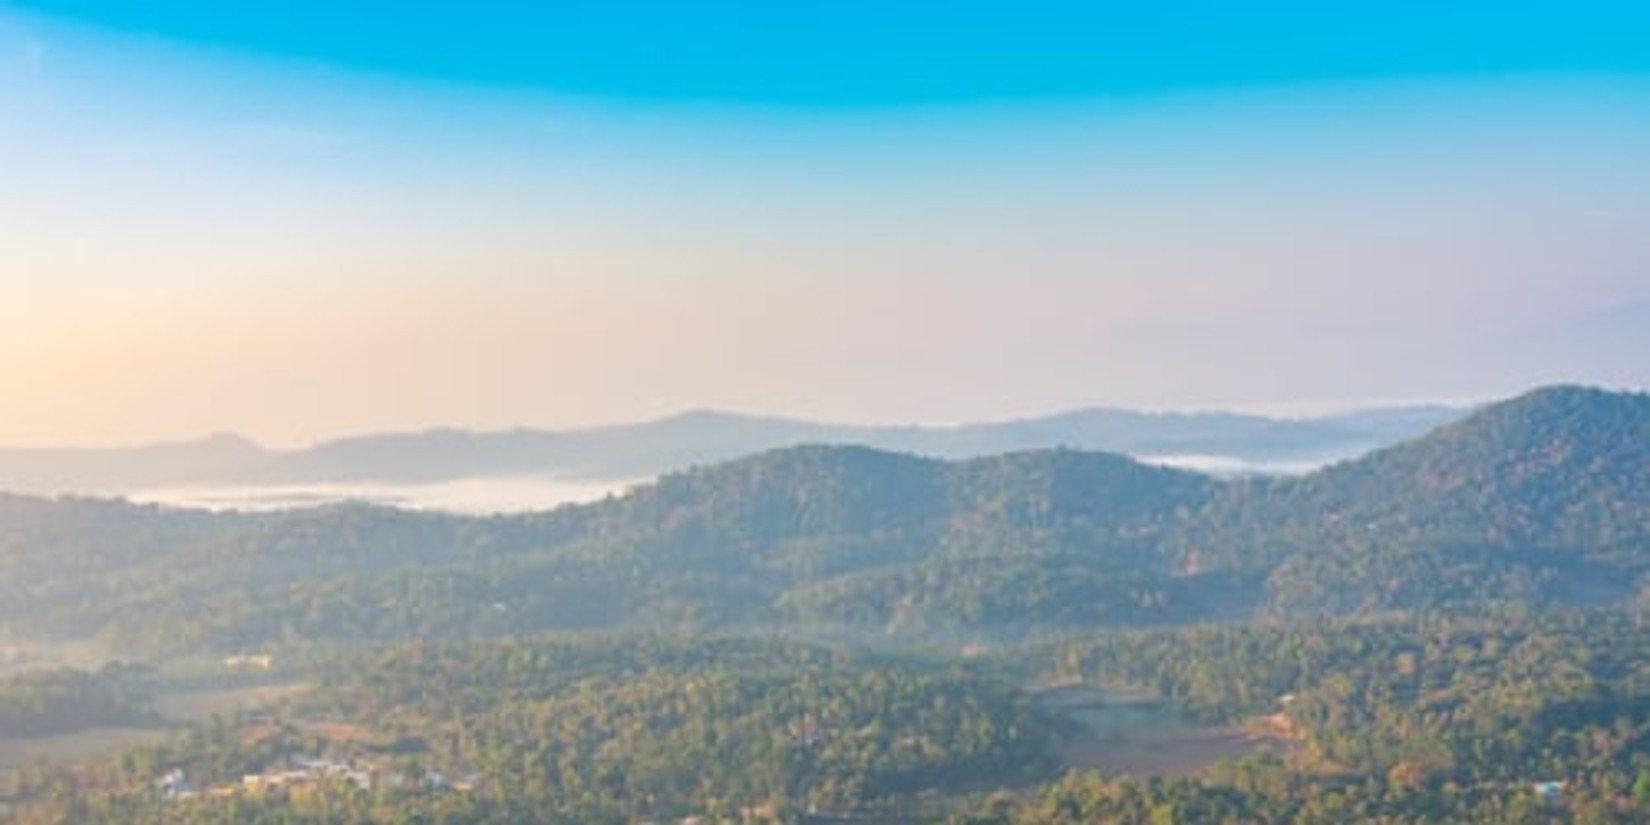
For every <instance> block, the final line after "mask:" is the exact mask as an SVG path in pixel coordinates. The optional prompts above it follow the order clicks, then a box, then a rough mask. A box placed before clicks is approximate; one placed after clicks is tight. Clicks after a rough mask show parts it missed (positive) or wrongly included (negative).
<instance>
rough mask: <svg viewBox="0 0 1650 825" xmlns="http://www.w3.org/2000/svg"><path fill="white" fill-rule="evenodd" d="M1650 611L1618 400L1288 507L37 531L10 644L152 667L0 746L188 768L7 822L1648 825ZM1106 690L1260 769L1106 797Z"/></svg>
mask: <svg viewBox="0 0 1650 825" xmlns="http://www.w3.org/2000/svg"><path fill="white" fill-rule="evenodd" d="M1647 585H1650V397H1647V396H1642V395H1631V394H1615V393H1607V392H1602V391H1596V390H1588V389H1580V388H1554V389H1547V390H1540V391H1536V392H1533V393H1530V394H1527V395H1525V396H1522V397H1519V398H1516V399H1513V400H1511V401H1508V402H1504V403H1502V404H1497V405H1491V406H1489V407H1486V408H1484V409H1482V410H1480V411H1478V412H1477V413H1475V414H1473V415H1471V416H1469V417H1467V418H1465V419H1463V420H1461V421H1458V422H1455V423H1452V424H1449V425H1446V426H1444V427H1442V428H1440V429H1438V430H1436V431H1434V432H1433V433H1431V434H1430V435H1428V436H1426V437H1424V438H1421V439H1418V440H1416V441H1413V442H1409V443H1406V444H1401V445H1398V446H1394V447H1391V448H1388V449H1384V450H1381V451H1378V452H1376V453H1373V454H1371V455H1369V456H1366V457H1364V458H1361V459H1358V460H1355V461H1350V462H1346V463H1343V464H1339V465H1336V466H1333V467H1330V468H1327V469H1324V470H1321V471H1319V472H1316V473H1312V474H1309V475H1305V476H1300V477H1287V478H1252V479H1238V480H1216V479H1213V478H1209V477H1205V476H1201V475H1197V474H1192V473H1186V472H1181V471H1176V470H1170V469H1164V468H1158V467H1151V466H1146V465H1142V464H1139V463H1137V462H1134V461H1131V460H1129V459H1126V458H1123V457H1120V456H1115V455H1108V454H1101V453H1086V452H1079V451H1074V450H1050V451H1037V452H1027V453H1014V454H1008V455H1002V456H995V457H989V458H977V459H970V460H966V461H953V462H948V461H941V460H936V459H927V458H919V457H914V456H907V455H899V454H894V453H887V452H881V451H877V450H872V449H867V448H859V447H837V446H813V447H801V448H791V449H785V450H778V451H774V452H769V453H764V454H761V455H757V456H753V457H750V458H746V459H741V460H738V461H733V462H730V463H726V464H719V465H715V466H711V467H706V468H702V469H695V470H691V471H687V472H682V473H678V474H673V475H670V476H667V477H664V478H662V479H660V480H659V481H658V482H657V483H654V484H651V485H648V486H645V487H642V488H639V489H637V490H635V491H633V492H631V493H629V494H627V495H625V496H619V497H614V498H611V499H609V500H607V501H604V502H599V503H596V504H591V505H581V506H570V507H564V508H561V509H558V510H555V511H551V512H545V513H538V514H532V515H522V516H509V517H491V518H467V517H457V516H449V515H441V514H433V513H412V512H403V511H396V510H391V509H386V508H378V507H369V506H360V505H349V506H333V507H323V508H317V509H312V510H303V511H294V512H286V513H269V514H238V513H207V512H199V511H188V510H170V509H164V508H156V507H142V506H134V505H130V504H127V503H123V502H119V501H104V500H90V499H61V500H46V499H39V498H32V497H26V496H0V633H3V634H4V635H0V640H5V641H7V642H10V643H15V644H18V645H32V646H37V647H42V648H43V649H49V646H50V645H51V644H53V643H56V642H64V641H73V642H77V643H81V644H88V643H89V644H92V645H95V646H100V647H101V648H103V649H104V650H105V651H108V652H109V654H110V655H113V656H119V657H120V658H121V659H122V660H123V661H121V662H116V663H111V664H106V665H101V666H98V667H93V668H91V669H81V670H76V669H72V668H52V669H38V668H37V669H33V670H28V669H23V670H22V672H16V673H12V674H8V675H6V676H4V677H0V744H6V743H7V742H9V741H12V740H28V739H31V738H34V737H40V736H48V735H59V734H73V733H75V732H76V731H80V730H84V729H89V728H99V727H106V726H143V727H147V728H149V729H153V730H154V731H155V732H157V734H160V733H163V732H166V731H169V732H170V733H169V734H166V735H165V736H157V738H154V739H153V740H151V741H148V742H147V743H144V744H138V745H135V746H131V747H126V748H121V749H117V750H116V751H115V752H111V753H110V754H109V755H107V756H106V757H99V758H96V759H92V760H89V761H82V762H79V763H76V764H68V763H54V762H50V761H39V760H34V761H28V762H24V763H19V764H14V765H13V766H12V768H11V769H10V770H9V771H4V770H0V816H3V817H4V818H6V819H8V820H9V821H14V822H18V823H24V824H25V825H35V824H36V823H59V822H61V823H83V822H130V823H161V822H167V823H220V822H222V823H229V822H235V823H263V822H269V823H275V822H280V823H351V822H427V823H505V822H509V823H522V822H526V823H532V822H545V823H631V822H666V821H670V822H691V821H693V820H694V819H695V818H697V819H698V820H700V821H702V822H732V821H742V822H787V823H789V822H799V823H811V825H824V823H837V825H841V823H849V822H862V823H873V825H874V823H878V822H887V823H914V822H936V823H939V822H950V823H964V822H967V823H980V824H981V825H983V824H984V823H993V824H994V825H1042V824H1043V823H1050V824H1052V823H1118V824H1119V825H1133V824H1134V823H1143V824H1144V823H1150V824H1151V825H1163V824H1164V823H1198V825H1202V823H1214V824H1215V825H1228V824H1230V823H1257V824H1259V823H1266V825H1273V823H1300V824H1301V825H1306V823H1313V824H1314V825H1315V824H1316V823H1323V824H1324V825H1328V823H1347V822H1372V823H1373V822H1381V823H1417V825H1418V823H1432V822H1460V823H1561V824H1562V825H1583V824H1584V823H1587V824H1595V823H1630V822H1644V821H1650V600H1647V598H1646V596H1647V594H1650V587H1647ZM19 661H22V660H21V659H20V660H19ZM135 662H143V664H137V663H135ZM266 683H267V684H268V685H270V686H272V687H276V688H279V689H278V690H275V691H273V692H271V693H269V694H268V695H267V696H265V697H263V698H261V699H259V700H257V701H255V702H253V701H248V702H246V703H244V704H242V705H240V706H238V707H239V709H235V710H229V709H225V710H215V711H213V712H211V713H209V714H206V715H202V716H197V717H194V718H192V719H190V720H181V718H174V717H172V716H169V715H168V711H167V710H166V707H167V706H168V705H167V701H166V700H167V698H168V697H171V698H174V699H175V698H176V697H177V696H179V695H187V696H196V695H199V694H201V693H203V692H205V693H209V692H210V690H209V689H213V688H218V687H228V688H237V687H240V686H253V687H257V686H260V685H264V684H266ZM1074 688H1075V689H1081V690H1086V691H1091V692H1092V695H1093V696H1095V697H1101V698H1099V699H1095V700H1094V701H1096V702H1099V703H1101V704H1104V703H1106V702H1111V701H1113V700H1112V699H1108V698H1105V697H1150V698H1151V700H1152V701H1155V702H1162V703H1166V706H1167V707H1170V708H1172V709H1173V710H1174V712H1175V713H1176V714H1181V715H1183V716H1184V718H1185V719H1186V720H1189V721H1187V722H1186V723H1185V724H1184V727H1185V729H1186V730H1189V731H1218V732H1219V733H1220V736H1222V737H1225V739H1224V740H1223V741H1228V742H1237V743H1239V745H1240V746H1239V747H1236V748H1235V750H1234V751H1233V752H1232V753H1229V754H1226V755H1225V756H1224V758H1222V759H1220V760H1218V761H1215V762H1211V763H1210V764H1200V765H1198V766H1196V769H1195V770H1187V771H1173V772H1167V771H1157V770H1153V769H1150V768H1138V769H1117V770H1096V769H1093V767H1092V766H1091V765H1088V764H1085V763H1083V762H1082V760H1081V759H1078V758H1076V757H1074V756H1073V754H1075V753H1078V752H1080V751H1082V749H1083V748H1089V749H1090V750H1092V749H1093V748H1096V747H1099V748H1113V749H1123V748H1126V747H1127V743H1126V742H1125V740H1124V739H1119V738H1116V737H1115V736H1114V735H1113V733H1106V732H1105V731H1101V730H1100V728H1101V727H1104V726H1105V725H1103V724H1102V723H1100V722H1096V721H1094V719H1095V717H1094V716H1092V715H1091V714H1092V712H1094V709H1092V708H1073V707H1070V706H1067V705H1063V704H1061V703H1060V702H1058V701H1055V700H1054V699H1053V698H1051V697H1057V696H1059V695H1061V694H1060V693H1059V692H1060V691H1062V690H1068V691H1069V690H1072V689H1074ZM1116 701H1117V702H1118V703H1121V704H1120V705H1119V707H1121V710H1120V711H1118V712H1133V711H1129V709H1128V707H1127V702H1126V701H1124V700H1122V699H1118V700H1116ZM1129 701H1133V700H1132V699H1131V700H1129ZM1101 710H1106V709H1105V708H1102V709H1101ZM1111 710H1114V711H1116V710H1118V708H1112V709H1111ZM1105 724H1106V725H1109V724H1112V723H1109V722H1108V723H1105ZM1176 724H1179V723H1176ZM1102 734H1104V735H1102ZM1107 737H1112V738H1107ZM1079 746H1080V747H1079ZM1108 764H1111V763H1109V762H1108Z"/></svg>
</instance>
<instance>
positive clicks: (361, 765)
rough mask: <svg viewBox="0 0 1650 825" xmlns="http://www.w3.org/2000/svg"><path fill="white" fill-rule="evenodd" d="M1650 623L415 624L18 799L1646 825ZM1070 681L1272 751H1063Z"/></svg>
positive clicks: (27, 806) (396, 812) (490, 810)
mask: <svg viewBox="0 0 1650 825" xmlns="http://www.w3.org/2000/svg"><path fill="white" fill-rule="evenodd" d="M1647 619H1650V617H1646V616H1644V615H1642V614H1633V613H1628V612H1624V611H1620V610H1608V611H1546V612H1541V613H1534V614H1516V613H1506V614H1472V615H1443V614H1435V615H1425V616H1408V617H1389V618H1386V619H1382V620H1338V621H1332V622H1320V621H1310V622H1290V623H1282V624H1254V623H1250V624H1240V625H1220V626H1205V627H1193V628H1181V629H1154V630H1142V631H1129V632H1108V633H1100V634H1093V635H1087V636H1083V637H1079V638H1072V639H1068V640H1064V641H1061V642H1054V643H1048V644H1045V645H1036V646H1031V647H1022V648H1016V649H1013V650H1008V651H1003V652H1002V653H1000V654H997V655H989V656H973V657H966V658H959V657H957V656H956V655H954V654H942V653H933V652H930V653H920V652H911V651H905V652H897V653H896V652H885V653H868V652H864V651H862V650H854V649H850V648H846V647H842V646H836V645H822V644H813V643H798V642H791V641H784V640H779V639H774V638H768V639H752V638H743V639H741V638H705V637H697V638H687V637H664V636H654V635H647V636H634V635H623V636H594V637H591V636H581V637H574V638H539V639H523V640H515V641H505V642H469V643H443V644H433V645H428V644H420V645H409V646H392V647H388V648H382V649H377V650H374V651H372V652H370V653H367V654H364V655H362V654H357V655H355V656H348V657H339V658H337V659H335V660H332V661H330V662H328V663H326V664H325V665H323V666H322V667H321V668H320V669H319V671H318V674H317V675H318V681H317V684H316V685H315V686H314V687H313V689H312V690H309V691H307V692H305V693H303V694H301V695H299V696H296V697H293V698H291V699H289V700H287V701H286V702H285V703H283V704H281V705H279V706H277V707H274V708H271V709H265V710H262V711H259V712H256V713H242V714H239V715H237V716H235V717H233V718H214V719H212V720H211V721H210V722H209V723H206V724H201V725H197V726H194V727H192V728H190V729H189V730H187V731H186V732H185V733H183V734H180V735H179V736H178V737H176V738H175V739H174V740H172V741H169V742H167V743H164V744H161V745H154V746H145V747H141V748H138V749H135V750H132V751H128V752H126V753H123V754H121V755H119V756H118V757H111V758H110V759H108V760H107V761H105V762H102V763H98V764H94V765H91V766H88V767H85V768H81V769H78V770H71V769H68V768H52V767H49V766H44V765H40V766H35V767H32V768H30V769H27V770H23V771H18V772H15V773H14V774H13V775H12V776H11V777H10V778H9V779H8V780H7V784H6V785H5V786H3V787H0V794H3V798H5V799H7V800H9V803H8V804H11V805H14V806H15V810H14V811H13V818H14V821H16V822H19V823H37V822H41V823H43V822H132V823H149V822H154V823H160V822H199V823H212V822H287V823H293V822H303V823H308V822H315V823H321V822H327V823H345V822H452V823H492V822H498V823H504V822H546V823H576V822H578V823H591V822H612V823H621V822H638V821H666V820H668V821H677V820H680V821H689V820H691V819H692V818H695V817H697V818H700V819H701V820H702V821H713V822H730V821H745V822H843V821H867V822H956V823H960V822H970V823H1017V824H1020V825H1037V824H1039V823H1142V825H1144V824H1145V823H1152V825H1156V824H1157V823H1164V822H1168V823H1177V822H1181V823H1198V824H1199V825H1203V824H1204V823H1209V824H1211V825H1225V824H1226V823H1256V824H1257V825H1258V823H1323V825H1329V823H1338V822H1339V823H1345V822H1387V823H1432V822H1461V823H1467V822H1479V823H1566V824H1568V825H1579V824H1580V823H1630V822H1642V821H1645V818H1646V817H1650V660H1647V658H1646V657H1645V656H1644V653H1645V651H1646V650H1650V621H1647ZM1049 680H1053V681H1054V683H1056V684H1060V685H1072V684H1090V685H1097V686H1110V687H1118V686H1127V687H1130V688H1134V689H1146V690H1150V691H1154V692H1157V693H1159V694H1160V695H1162V696H1166V697H1170V698H1172V699H1173V700H1174V701H1176V702H1177V703H1179V704H1180V705H1181V706H1182V707H1184V708H1185V709H1187V710H1188V711H1189V712H1192V713H1195V714H1198V715H1199V716H1201V717H1203V718H1204V719H1206V720H1208V721H1210V722H1211V723H1214V722H1219V723H1231V724H1248V725H1257V726H1260V725H1263V726H1265V727H1267V728H1268V729H1269V730H1270V731H1271V734H1270V738H1271V740H1272V742H1273V746H1272V747H1269V748H1265V749H1257V750H1256V751H1255V752H1253V753H1251V754H1250V755H1247V756H1240V757H1237V758H1234V759H1227V760H1224V761H1222V762H1220V763H1218V764H1216V765H1215V766H1214V767H1213V768H1212V769H1210V770H1207V771H1204V772H1202V773H1201V774H1200V775H1199V776H1197V777H1189V778H1159V777H1152V776H1141V775H1127V774H1112V775H1104V774H1099V773H1094V772H1091V771H1081V770H1071V771H1066V772H1063V773H1062V768H1061V766H1060V763H1059V753H1060V750H1059V745H1060V743H1061V742H1062V741H1063V740H1065V739H1069V738H1070V737H1072V736H1075V735H1081V734H1080V732H1077V731H1075V730H1074V728H1075V727H1076V726H1078V725H1080V724H1081V723H1080V722H1079V721H1077V720H1076V719H1074V718H1072V717H1070V716H1068V715H1066V714H1064V713H1062V712H1061V711H1060V710H1059V709H1058V708H1057V707H1054V706H1051V705H1049V704H1046V703H1043V702H1041V701H1039V698H1038V697H1039V695H1040V694H1041V693H1042V692H1043V691H1044V690H1046V689H1045V688H1037V687H1035V685H1036V684H1038V683H1039V682H1042V683H1047V682H1048V681H1049ZM316 766H322V767H316ZM157 777H174V778H175V779H177V780H179V783H178V784H175V785H167V784H157V781H156V778H157ZM185 777H186V778H187V783H188V784H186V785H185V784H182V781H181V780H182V779H183V778H185ZM180 791H181V792H180Z"/></svg>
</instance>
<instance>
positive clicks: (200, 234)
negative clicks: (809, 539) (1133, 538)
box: [0, 0, 1650, 445]
mask: <svg viewBox="0 0 1650 825" xmlns="http://www.w3.org/2000/svg"><path fill="white" fill-rule="evenodd" d="M520 5H525V4H519V3H513V2H512V3H506V2H496V0H470V2H466V3H422V4H420V3H406V2H398V3H387V2H386V3H371V2H355V3H340V2H333V1H329V2H321V0H293V1H290V2H282V3H239V2H223V1H222V0H198V2H170V3H164V2H140V1H139V0H105V1H104V2H97V1H96V0H66V1H65V2H41V3H27V2H25V3H17V2H7V1H6V0H0V397H3V398H4V399H5V402H4V405H3V406H0V445H28V444H81V443H84V444H104V443H122V442H133V441H146V440H152V439H160V438H176V437H185V436H192V435H197V434H201V433H204V432H209V431H220V430H234V431H238V432H243V433H246V434H248V435H251V436H253V437H255V438H258V439H260V440H264V441H268V442H270V443H274V444H296V443H303V442H308V441H311V440H314V439H317V438H322V437H326V436H330V435H337V434H342V433H352V432H360V431H365V430H376V429H405V428H413V427H424V426H431V425H459V426H472V427H502V426H512V425H530V426H565V425H572V424H584V423H596V422H604V421H613V420H628V419H636V418H642V417H647V416H653V415H659V414H666V413H670V412H674V411H677V410H680V409H683V408H688V407H723V408H733V409H739V410H747V411H759V412H772V413H781V414H790V415H798V416H805V417H811V418H820V419H833V420H847V421H879V422H899V421H956V420H965V419H968V420H973V419H986V418H1000V417H1006V416H1012V415H1020V414H1029V413H1039V412H1048V411H1052V410H1055V409H1058V408H1065V407H1074V406H1083V405H1095V404H1105V405H1129V406H1148V407H1156V408H1164V407H1191V406H1197V407H1206V406H1227V405H1230V406H1255V405H1273V406H1277V405H1282V406H1288V405H1297V404H1298V405H1312V404H1321V403H1337V402H1348V401H1356V400H1365V399H1417V398H1440V397H1441V398H1478V397H1484V396H1487V395H1495V394H1505V393H1511V392H1515V391H1517V390H1520V389H1523V388H1525V387H1528V386H1531V385H1534V384H1538V383H1544V382H1550V381H1556V380H1569V381H1583V382H1590V383H1605V384H1609V385H1615V386H1634V387H1642V386H1645V385H1650V358H1645V357H1643V353H1646V352H1650V49H1647V48H1645V46H1644V44H1645V43H1650V8H1647V7H1645V6H1644V5H1643V4H1642V3H1628V2H1622V3H1615V4H1607V3H1589V2H1566V3H1547V4H1543V3H1519V2H1511V3H1509V2H1499V3H1478V2H1458V3H1448V4H1440V3H1436V2H1430V3H1419V2H1415V3H1409V2H1396V3H1393V2H1388V3H1382V4H1349V5H1359V6H1363V7H1366V8H1367V9H1368V11H1363V12H1350V11H1332V10H1326V9H1325V8H1324V7H1326V6H1334V5H1337V4H1322V3H1310V4H1308V3H1299V4H1280V3H1272V4H1265V3H1228V4H1200V5H1185V4H1178V5H1176V4H1116V5H1119V6H1123V5H1128V6H1136V5H1140V6H1151V7H1152V8H1151V9H1150V10H1139V9H1133V10H1129V11H1112V10H1106V9H1104V8H1103V6H1104V5H1105V4H1100V3H1070V4H1048V3H1045V4H1038V3H1026V2H1019V3H968V2H947V3H906V4H892V3H887V2H879V3H861V2H833V3H828V4H801V3H797V4H789V3H772V2H764V3H756V2H706V3H668V4H667V3H658V4H640V3H628V4H627V3H622V2H604V3H590V4H581V3H566V2H558V3H551V4H543V5H544V6H545V9H546V10H543V11H538V12H523V11H521V10H520V9H518V8H516V7H517V6H520ZM806 7H813V8H817V9H818V11H807V10H805V9H806ZM1439 7H1447V11H1441V10H1440V8H1439Z"/></svg>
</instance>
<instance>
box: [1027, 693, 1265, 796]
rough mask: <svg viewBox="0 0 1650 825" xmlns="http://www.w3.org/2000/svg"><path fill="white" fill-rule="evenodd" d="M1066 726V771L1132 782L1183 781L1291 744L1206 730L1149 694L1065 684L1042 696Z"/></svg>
mask: <svg viewBox="0 0 1650 825" xmlns="http://www.w3.org/2000/svg"><path fill="white" fill-rule="evenodd" d="M1038 699H1039V701H1040V702H1041V703H1042V704H1043V706H1044V707H1045V708H1048V709H1049V710H1052V711H1054V712H1056V713H1057V714H1059V715H1060V716H1061V717H1062V718H1064V719H1065V720H1066V721H1067V723H1068V724H1067V727H1066V729H1065V730H1064V731H1062V737H1061V740H1060V742H1059V744H1058V746H1057V748H1056V753H1057V755H1058V756H1059V757H1060V759H1061V760H1062V761H1064V762H1065V763H1066V765H1067V766H1068V767H1072V768H1080V769H1085V770H1096V771H1100V772H1101V773H1107V774H1127V775H1130V776H1139V777H1149V776H1163V777H1183V776H1195V775H1198V774H1201V773H1203V772H1205V771H1207V770H1208V769H1209V768H1211V767H1213V766H1214V765H1215V763H1217V762H1219V761H1220V760H1222V759H1227V758H1236V757H1240V756H1244V755H1247V754H1251V753H1256V752H1259V751H1262V750H1267V749H1275V748H1277V747H1280V746H1281V745H1282V744H1283V743H1284V742H1285V741H1286V737H1282V736H1279V735H1278V734H1279V733H1280V731H1276V730H1268V729H1266V728H1254V727H1251V728H1248V729H1246V728H1243V727H1238V726H1232V725H1205V724H1199V723H1197V722H1196V721H1194V720H1191V719H1189V718H1187V717H1186V716H1185V715H1184V714H1182V713H1180V712H1179V711H1178V710H1176V709H1175V708H1173V707H1171V706H1169V705H1168V704H1167V703H1165V702H1163V701H1161V700H1158V699H1155V698H1153V697H1150V696H1146V695H1143V694H1139V693H1135V692H1130V691H1124V690H1114V689H1107V688H1100V687H1094V686H1091V685H1059V686H1055V687H1050V688H1045V689H1043V690H1041V691H1039V693H1038Z"/></svg>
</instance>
